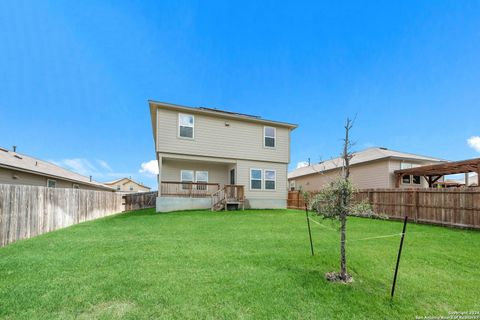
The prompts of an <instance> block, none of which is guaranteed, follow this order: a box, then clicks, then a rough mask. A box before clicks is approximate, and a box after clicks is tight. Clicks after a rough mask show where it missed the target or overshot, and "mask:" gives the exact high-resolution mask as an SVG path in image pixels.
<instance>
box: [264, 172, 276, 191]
mask: <svg viewBox="0 0 480 320" xmlns="http://www.w3.org/2000/svg"><path fill="white" fill-rule="evenodd" d="M263 176H264V179H265V190H275V188H276V181H277V171H275V170H270V169H265V174H264V175H263Z"/></svg>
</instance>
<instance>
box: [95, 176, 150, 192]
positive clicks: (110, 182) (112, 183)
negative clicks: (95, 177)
mask: <svg viewBox="0 0 480 320" xmlns="http://www.w3.org/2000/svg"><path fill="white" fill-rule="evenodd" d="M122 180H128V181H131V182H133V183H135V184H138V185H139V186H142V187H144V188H147V189H151V188H150V187H147V186H146V185H144V184H143V183H141V182H138V181H135V180H133V179H132V178H127V177H124V178H120V179H117V180H113V181H107V182H104V183H103V184H106V185H114V184H116V183H118V182H120V181H122ZM128 181H127V182H128ZM127 182H125V183H127ZM125 183H124V184H125Z"/></svg>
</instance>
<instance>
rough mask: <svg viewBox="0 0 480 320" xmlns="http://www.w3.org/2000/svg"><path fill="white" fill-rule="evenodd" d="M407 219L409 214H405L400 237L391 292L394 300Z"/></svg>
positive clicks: (391, 297) (391, 298)
mask: <svg viewBox="0 0 480 320" xmlns="http://www.w3.org/2000/svg"><path fill="white" fill-rule="evenodd" d="M407 221H408V216H405V220H404V221H403V231H402V238H401V239H400V248H399V249H398V256H397V266H396V267H395V275H394V276H393V284H392V292H391V294H390V300H393V294H394V293H395V284H396V283H397V273H398V266H399V265H400V256H401V255H402V248H403V238H405V231H406V229H407Z"/></svg>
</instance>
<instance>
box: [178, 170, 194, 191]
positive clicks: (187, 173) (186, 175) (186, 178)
mask: <svg viewBox="0 0 480 320" xmlns="http://www.w3.org/2000/svg"><path fill="white" fill-rule="evenodd" d="M180 181H181V182H182V189H183V190H188V189H190V187H191V182H193V170H182V171H181V172H180ZM187 182H188V183H187Z"/></svg>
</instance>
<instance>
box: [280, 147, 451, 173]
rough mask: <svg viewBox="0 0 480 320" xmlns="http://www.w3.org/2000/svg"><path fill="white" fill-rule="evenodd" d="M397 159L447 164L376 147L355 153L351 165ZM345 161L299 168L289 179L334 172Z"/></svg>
mask: <svg viewBox="0 0 480 320" xmlns="http://www.w3.org/2000/svg"><path fill="white" fill-rule="evenodd" d="M387 158H390V159H397V160H409V161H431V162H445V161H446V160H444V159H439V158H433V157H429V156H422V155H418V154H413V153H407V152H400V151H395V150H390V149H387V148H383V147H374V148H368V149H365V150H362V151H358V152H355V153H354V156H353V158H352V160H351V161H350V165H358V164H361V163H366V162H370V161H375V160H380V159H387ZM342 165H343V160H342V158H341V157H338V158H335V159H331V160H327V161H323V162H320V163H317V164H314V165H310V166H307V167H303V168H298V169H296V170H293V171H292V172H289V174H288V178H289V179H292V178H297V177H301V176H306V175H309V174H314V173H319V172H325V171H329V170H334V169H338V168H340V167H342Z"/></svg>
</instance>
